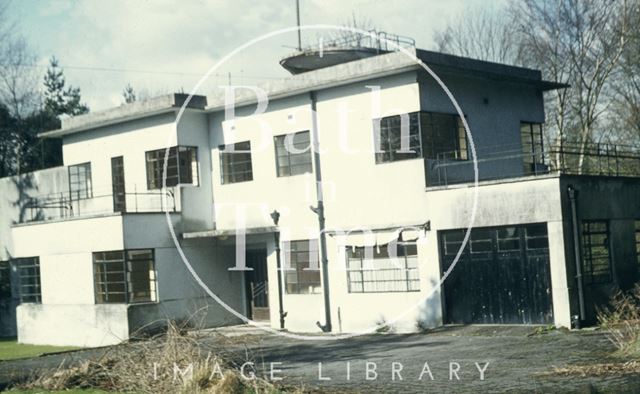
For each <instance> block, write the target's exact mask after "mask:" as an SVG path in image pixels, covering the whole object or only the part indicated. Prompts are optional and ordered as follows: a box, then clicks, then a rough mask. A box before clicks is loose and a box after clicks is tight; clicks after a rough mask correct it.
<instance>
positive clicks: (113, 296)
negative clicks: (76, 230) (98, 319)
mask: <svg viewBox="0 0 640 394" xmlns="http://www.w3.org/2000/svg"><path fill="white" fill-rule="evenodd" d="M93 267H94V269H93V270H94V276H95V278H94V281H95V297H96V303H98V304H107V303H125V304H133V303H137V302H154V301H156V300H157V296H156V273H155V263H154V253H153V249H136V250H117V251H111V252H96V253H93Z"/></svg>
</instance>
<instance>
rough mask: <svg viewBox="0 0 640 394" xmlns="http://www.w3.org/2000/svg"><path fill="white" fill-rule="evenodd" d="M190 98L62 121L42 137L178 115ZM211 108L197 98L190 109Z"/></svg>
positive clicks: (162, 100)
mask: <svg viewBox="0 0 640 394" xmlns="http://www.w3.org/2000/svg"><path fill="white" fill-rule="evenodd" d="M187 97H189V95H188V94H184V93H171V94H165V95H162V96H158V97H154V98H151V99H148V100H142V101H136V102H133V103H129V104H123V105H120V106H118V107H114V108H109V109H106V110H103V111H96V112H90V113H88V114H84V115H77V116H73V117H69V118H64V119H62V127H61V128H59V129H56V130H51V131H45V132H43V133H39V134H38V137H42V138H57V137H63V136H65V135H69V134H74V133H79V132H81V131H86V130H92V129H96V128H99V127H104V126H109V125H112V124H117V123H122V122H126V121H130V120H135V119H141V118H146V117H149V116H154V115H160V114H165V113H170V112H177V111H178V110H179V109H180V108H181V107H182V105H183V104H184V102H185V101H186V99H187ZM206 105H207V98H206V97H204V96H193V97H192V98H191V100H190V101H189V104H188V105H187V107H188V108H191V109H200V110H203V109H204V108H205V107H206Z"/></svg>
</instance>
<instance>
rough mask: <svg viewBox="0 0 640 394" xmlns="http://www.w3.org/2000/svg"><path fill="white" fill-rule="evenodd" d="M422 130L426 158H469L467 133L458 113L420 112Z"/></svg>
mask: <svg viewBox="0 0 640 394" xmlns="http://www.w3.org/2000/svg"><path fill="white" fill-rule="evenodd" d="M420 131H421V135H422V140H423V144H422V145H423V146H424V150H425V151H424V157H425V158H427V159H433V160H436V159H448V160H468V159H469V154H468V149H467V133H466V131H465V129H464V124H463V123H462V119H461V118H460V116H458V115H457V114H445V113H438V112H420Z"/></svg>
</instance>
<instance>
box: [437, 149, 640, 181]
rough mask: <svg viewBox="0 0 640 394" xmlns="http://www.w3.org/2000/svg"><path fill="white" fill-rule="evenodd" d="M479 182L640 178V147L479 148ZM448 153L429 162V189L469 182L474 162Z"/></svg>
mask: <svg viewBox="0 0 640 394" xmlns="http://www.w3.org/2000/svg"><path fill="white" fill-rule="evenodd" d="M476 154H477V158H478V159H477V164H478V179H479V180H497V179H508V178H516V177H521V176H536V175H542V174H549V173H552V172H555V173H562V174H572V175H599V176H624V177H640V146H633V145H619V144H609V143H606V144H605V143H587V144H581V143H576V142H563V143H562V144H561V145H558V146H553V147H551V148H550V149H549V150H547V151H544V152H536V153H523V152H522V148H521V146H520V145H519V144H511V145H494V146H484V147H477V148H476ZM458 155H459V152H444V153H440V154H438V155H437V157H436V159H425V160H426V162H427V186H446V185H449V184H456V183H468V182H472V181H473V179H474V171H473V161H472V160H471V157H469V159H465V160H462V159H460V158H459V157H458ZM469 155H470V153H469Z"/></svg>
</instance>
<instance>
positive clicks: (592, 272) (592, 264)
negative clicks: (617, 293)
mask: <svg viewBox="0 0 640 394" xmlns="http://www.w3.org/2000/svg"><path fill="white" fill-rule="evenodd" d="M582 270H583V272H582V277H583V278H584V283H587V284H596V283H607V282H611V279H612V278H611V254H610V252H609V222H607V221H606V220H586V221H583V222H582Z"/></svg>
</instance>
